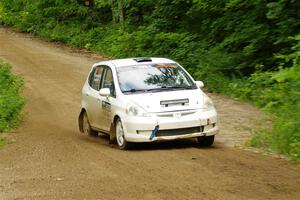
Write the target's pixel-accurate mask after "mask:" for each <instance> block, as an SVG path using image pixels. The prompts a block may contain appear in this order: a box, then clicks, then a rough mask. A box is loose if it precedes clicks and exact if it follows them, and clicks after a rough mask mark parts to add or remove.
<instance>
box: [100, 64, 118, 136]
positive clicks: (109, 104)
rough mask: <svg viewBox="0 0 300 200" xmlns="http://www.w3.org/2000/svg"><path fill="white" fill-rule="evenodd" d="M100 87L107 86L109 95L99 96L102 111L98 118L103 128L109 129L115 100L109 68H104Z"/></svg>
mask: <svg viewBox="0 0 300 200" xmlns="http://www.w3.org/2000/svg"><path fill="white" fill-rule="evenodd" d="M101 88H109V89H110V96H108V97H101V102H102V103H101V104H102V112H101V116H99V118H100V119H101V120H102V122H103V130H105V131H109V130H110V125H111V120H112V114H113V112H112V109H113V105H114V103H115V102H116V91H115V84H114V81H113V73H112V70H111V68H109V67H106V68H105V75H104V77H103V82H102V86H101Z"/></svg>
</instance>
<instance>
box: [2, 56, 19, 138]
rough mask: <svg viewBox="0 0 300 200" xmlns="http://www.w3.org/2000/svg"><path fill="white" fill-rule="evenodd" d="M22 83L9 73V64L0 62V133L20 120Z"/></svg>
mask: <svg viewBox="0 0 300 200" xmlns="http://www.w3.org/2000/svg"><path fill="white" fill-rule="evenodd" d="M22 85H23V81H22V80H21V79H20V78H19V77H16V76H14V75H13V74H12V73H11V71H10V66H9V65H8V64H5V63H3V62H0V133H1V132H3V131H7V130H9V129H11V128H13V127H15V126H16V125H18V123H19V122H20V120H21V109H22V108H23V105H24V98H23V97H22V96H21V95H20V92H21V88H22Z"/></svg>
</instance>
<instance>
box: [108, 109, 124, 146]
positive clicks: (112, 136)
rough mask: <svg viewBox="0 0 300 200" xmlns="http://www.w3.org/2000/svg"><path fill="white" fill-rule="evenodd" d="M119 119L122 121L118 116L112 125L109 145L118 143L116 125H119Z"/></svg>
mask: <svg viewBox="0 0 300 200" xmlns="http://www.w3.org/2000/svg"><path fill="white" fill-rule="evenodd" d="M118 119H121V118H120V116H119V115H117V114H116V115H115V116H114V118H113V121H112V123H111V125H110V134H109V143H111V144H115V143H116V142H117V140H116V123H117V120H118Z"/></svg>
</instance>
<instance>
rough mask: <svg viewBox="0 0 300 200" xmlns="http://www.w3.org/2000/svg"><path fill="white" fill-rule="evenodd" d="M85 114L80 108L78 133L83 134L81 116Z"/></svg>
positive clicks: (83, 109)
mask: <svg viewBox="0 0 300 200" xmlns="http://www.w3.org/2000/svg"><path fill="white" fill-rule="evenodd" d="M85 112H86V110H85V108H81V111H80V114H79V117H78V126H79V131H80V132H82V133H83V114H84V113H85Z"/></svg>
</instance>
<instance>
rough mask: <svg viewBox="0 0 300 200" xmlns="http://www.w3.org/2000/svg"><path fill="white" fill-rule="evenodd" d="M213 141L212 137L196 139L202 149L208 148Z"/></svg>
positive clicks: (213, 137)
mask: <svg viewBox="0 0 300 200" xmlns="http://www.w3.org/2000/svg"><path fill="white" fill-rule="evenodd" d="M214 140H215V136H214V135H211V136H201V137H197V141H198V144H199V145H200V146H202V147H210V146H211V145H212V144H213V143H214Z"/></svg>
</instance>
